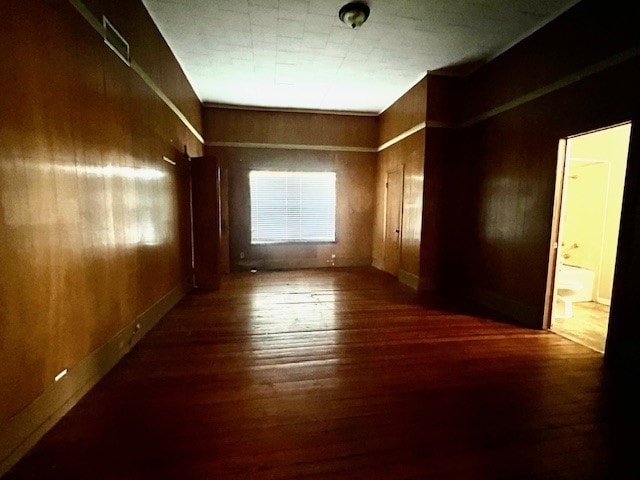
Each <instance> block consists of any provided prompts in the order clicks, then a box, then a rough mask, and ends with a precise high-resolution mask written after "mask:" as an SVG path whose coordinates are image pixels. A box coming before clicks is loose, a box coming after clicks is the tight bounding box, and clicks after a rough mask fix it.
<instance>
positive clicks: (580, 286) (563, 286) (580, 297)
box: [556, 265, 594, 318]
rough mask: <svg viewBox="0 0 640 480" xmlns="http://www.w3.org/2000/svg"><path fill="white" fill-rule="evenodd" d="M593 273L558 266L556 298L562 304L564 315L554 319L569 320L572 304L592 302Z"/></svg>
mask: <svg viewBox="0 0 640 480" xmlns="http://www.w3.org/2000/svg"><path fill="white" fill-rule="evenodd" d="M593 284H594V273H593V271H592V270H589V269H587V268H581V267H574V266H571V265H560V266H559V267H558V271H557V273H556V296H557V298H558V300H560V301H562V302H563V303H564V314H563V315H556V318H571V317H572V316H573V302H590V301H592V300H593Z"/></svg>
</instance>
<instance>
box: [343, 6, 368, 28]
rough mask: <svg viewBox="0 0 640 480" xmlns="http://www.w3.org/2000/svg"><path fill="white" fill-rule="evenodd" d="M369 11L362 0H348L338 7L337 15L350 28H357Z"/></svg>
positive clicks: (364, 20)
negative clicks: (359, 0)
mask: <svg viewBox="0 0 640 480" xmlns="http://www.w3.org/2000/svg"><path fill="white" fill-rule="evenodd" d="M369 11H370V10H369V5H367V4H366V3H364V2H350V3H347V4H346V5H345V6H344V7H342V8H341V9H340V12H339V13H338V17H340V20H342V21H343V22H344V23H346V24H347V25H349V26H350V27H351V28H358V27H360V26H362V24H363V23H364V22H366V21H367V18H369Z"/></svg>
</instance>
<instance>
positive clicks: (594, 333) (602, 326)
mask: <svg viewBox="0 0 640 480" xmlns="http://www.w3.org/2000/svg"><path fill="white" fill-rule="evenodd" d="M555 312H559V313H560V314H562V313H563V307H562V306H561V305H560V306H558V305H556V306H555V309H554V318H553V321H552V324H551V330H552V331H553V332H555V333H557V334H559V335H562V336H563V337H566V338H568V339H569V340H573V341H574V342H577V343H580V344H582V345H585V346H587V347H589V348H591V349H593V350H596V351H598V352H601V353H603V352H604V347H605V342H606V339H607V328H608V324H609V307H608V306H607V305H602V304H600V303H596V302H575V303H574V304H573V316H572V317H571V318H561V317H560V316H555Z"/></svg>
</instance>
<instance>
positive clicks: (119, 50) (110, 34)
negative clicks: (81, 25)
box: [102, 15, 131, 66]
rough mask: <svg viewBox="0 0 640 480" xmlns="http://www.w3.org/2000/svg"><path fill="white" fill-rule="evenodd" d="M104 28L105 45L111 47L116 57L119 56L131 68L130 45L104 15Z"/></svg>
mask: <svg viewBox="0 0 640 480" xmlns="http://www.w3.org/2000/svg"><path fill="white" fill-rule="evenodd" d="M102 26H103V27H104V43H106V44H107V45H109V48H110V49H111V50H113V51H114V52H116V55H118V57H120V58H121V59H122V61H123V62H124V63H126V64H127V65H128V66H131V55H130V52H129V43H128V42H127V41H126V40H125V39H124V37H123V36H122V35H120V32H118V30H116V28H115V27H114V26H113V24H112V23H111V22H110V21H109V19H108V18H107V17H105V16H104V15H103V16H102Z"/></svg>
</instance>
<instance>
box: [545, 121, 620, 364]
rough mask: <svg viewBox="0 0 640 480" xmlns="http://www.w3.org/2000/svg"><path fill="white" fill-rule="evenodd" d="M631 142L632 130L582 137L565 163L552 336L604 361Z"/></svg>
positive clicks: (571, 144) (570, 146)
mask: <svg viewBox="0 0 640 480" xmlns="http://www.w3.org/2000/svg"><path fill="white" fill-rule="evenodd" d="M630 135H631V124H630V123H625V124H622V125H616V126H612V127H608V128H604V129H601V130H597V131H593V132H588V133H583V134H579V135H576V136H573V137H569V138H567V139H565V140H564V141H562V142H561V150H560V152H559V155H558V157H559V162H558V180H561V184H560V185H561V187H560V188H561V190H560V194H559V195H556V208H555V211H556V215H555V218H556V220H555V221H554V223H555V224H554V228H553V235H554V236H555V238H552V245H553V249H552V255H551V258H550V270H551V271H552V275H550V280H549V281H550V288H548V291H550V292H552V295H551V298H550V299H549V302H548V307H549V308H548V322H547V324H548V326H549V328H550V330H551V331H553V332H555V333H557V334H559V335H562V336H564V337H566V338H568V339H570V340H572V341H575V342H577V343H581V344H583V345H585V346H587V347H589V348H591V349H593V350H596V351H598V352H601V353H604V348H605V343H606V337H607V331H608V326H609V307H610V304H611V294H612V291H613V279H614V270H615V263H616V255H617V247H618V233H619V229H620V213H621V210H622V196H623V192H624V182H625V175H626V170H627V157H628V153H629V140H630ZM559 183H560V182H559ZM560 185H559V186H560ZM556 222H557V223H556Z"/></svg>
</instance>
